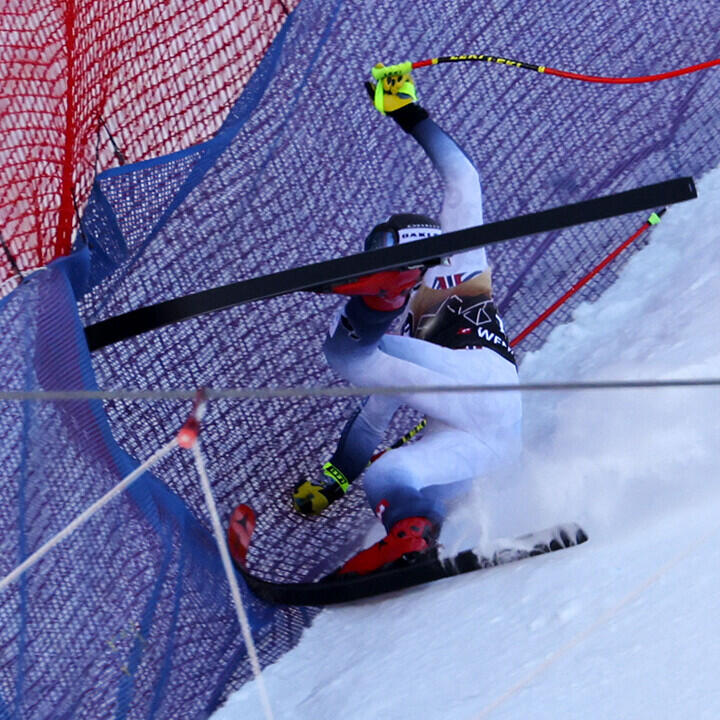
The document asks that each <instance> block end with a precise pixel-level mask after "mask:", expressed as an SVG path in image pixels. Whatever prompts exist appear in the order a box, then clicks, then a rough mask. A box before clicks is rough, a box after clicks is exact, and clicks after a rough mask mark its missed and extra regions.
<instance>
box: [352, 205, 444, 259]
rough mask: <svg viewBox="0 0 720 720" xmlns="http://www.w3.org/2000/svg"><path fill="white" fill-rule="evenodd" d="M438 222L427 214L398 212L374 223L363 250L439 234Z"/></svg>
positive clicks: (376, 248)
mask: <svg viewBox="0 0 720 720" xmlns="http://www.w3.org/2000/svg"><path fill="white" fill-rule="evenodd" d="M441 232H442V230H441V229H440V223H439V222H438V221H437V220H435V219H434V218H431V217H428V216H427V215H416V214H414V213H400V214H398V215H391V216H390V217H389V218H388V220H387V221H386V222H384V223H380V224H379V225H376V226H375V227H374V228H373V229H372V230H371V231H370V234H369V235H368V236H367V237H366V238H365V250H378V249H379V248H385V247H391V246H392V245H399V244H400V243H404V242H410V241H412V240H421V239H422V238H426V237H431V236H433V235H439V234H440V233H441Z"/></svg>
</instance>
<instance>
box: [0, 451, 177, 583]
mask: <svg viewBox="0 0 720 720" xmlns="http://www.w3.org/2000/svg"><path fill="white" fill-rule="evenodd" d="M177 444H178V442H177V439H176V438H173V439H172V440H171V441H170V442H168V443H167V444H166V445H164V446H163V447H161V448H160V449H159V450H158V451H157V452H155V453H153V454H152V455H151V456H150V457H149V458H148V459H147V460H146V461H145V462H144V463H143V464H142V465H140V466H139V467H137V468H136V469H135V470H133V471H132V472H131V473H130V474H129V475H128V476H127V477H125V478H123V480H121V481H120V482H119V483H118V484H117V485H115V487H113V488H112V489H111V490H109V491H108V492H106V493H105V495H103V496H102V497H101V498H100V499H99V500H96V501H95V502H94V503H93V504H92V505H90V507H88V508H87V509H86V510H85V511H83V512H82V513H80V515H78V516H77V517H76V518H75V519H74V520H73V521H72V522H71V523H70V524H68V525H66V526H65V527H64V528H63V529H62V530H61V531H60V532H59V533H57V535H54V536H53V537H51V538H50V540H48V541H47V542H46V543H45V544H44V545H43V546H42V547H40V548H38V549H37V550H36V551H35V552H34V553H33V554H32V555H29V556H28V557H27V558H26V559H25V560H24V561H23V562H22V563H20V565H18V566H17V567H16V568H15V569H14V570H13V571H12V572H11V573H9V574H8V575H6V576H5V577H4V578H2V579H1V580H0V592H2V591H3V590H4V589H5V588H6V587H7V586H8V585H10V584H11V583H12V582H14V581H15V580H17V578H19V577H20V575H22V574H23V573H24V572H25V571H26V570H28V569H29V568H31V567H32V566H33V565H35V563H37V562H38V561H39V560H41V559H42V558H43V557H45V555H47V553H49V552H50V551H51V550H52V549H53V548H54V547H55V546H56V545H58V544H59V543H60V542H62V541H63V540H64V539H65V538H66V537H67V536H68V535H70V534H71V533H72V532H74V531H75V530H77V528H79V527H80V526H81V525H82V524H83V523H85V522H86V521H87V520H89V519H90V518H91V517H92V516H93V515H94V514H95V513H96V512H97V511H98V510H100V509H101V508H103V507H105V505H107V504H108V503H109V502H110V501H111V500H112V499H113V498H115V497H116V496H117V495H119V494H120V493H121V492H123V491H124V490H126V489H127V488H128V487H129V486H130V485H131V484H132V483H133V482H135V480H137V479H138V478H139V477H140V476H141V475H142V474H143V473H144V472H145V471H146V470H148V469H149V468H150V467H152V466H153V465H154V464H155V463H156V462H158V460H161V459H162V458H164V457H165V456H166V455H167V454H168V453H169V452H170V451H171V450H172V449H173V448H175V447H177Z"/></svg>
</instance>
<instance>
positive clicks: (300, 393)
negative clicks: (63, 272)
mask: <svg viewBox="0 0 720 720" xmlns="http://www.w3.org/2000/svg"><path fill="white" fill-rule="evenodd" d="M683 387H690V388H692V387H697V388H700V387H720V378H680V379H674V380H652V379H651V380H590V381H585V380H578V381H569V382H548V383H541V382H538V383H519V384H507V385H426V386H424V387H418V386H416V385H395V386H391V387H377V386H366V387H359V386H358V387H326V386H318V387H304V386H296V387H266V388H243V387H239V388H215V389H213V388H205V393H206V396H207V398H208V399H209V400H217V399H228V400H234V399H239V400H242V399H258V400H264V399H273V398H287V397H354V396H362V397H364V396H365V395H405V394H411V393H412V394H426V393H476V392H556V391H584V390H641V389H649V390H654V389H660V388H683ZM196 394H197V390H195V389H192V390H182V389H178V390H139V389H125V388H118V389H114V390H67V391H66V390H3V391H0V401H1V400H6V401H18V402H19V401H26V400H35V401H40V402H53V401H63V400H192V399H193V398H194V397H195V396H196Z"/></svg>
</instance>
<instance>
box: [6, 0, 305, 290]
mask: <svg viewBox="0 0 720 720" xmlns="http://www.w3.org/2000/svg"><path fill="white" fill-rule="evenodd" d="M297 2H298V0H286V1H285V2H282V1H281V0H244V1H243V0H164V1H163V2H157V1H156V0H106V1H104V2H96V0H6V2H5V3H4V7H3V23H2V28H0V57H1V58H2V61H1V62H2V72H0V232H2V244H3V246H4V247H3V248H2V251H1V252H0V296H2V295H5V294H7V292H9V290H11V289H12V288H13V287H15V285H16V284H17V281H18V279H19V273H23V274H24V273H26V272H28V271H31V270H33V269H36V268H38V267H42V266H44V265H45V264H47V263H48V262H49V261H50V260H52V259H53V258H56V257H58V256H60V255H65V254H67V253H68V252H69V251H70V245H71V241H72V237H73V232H74V230H75V227H76V225H77V219H76V218H77V213H76V208H75V204H77V205H79V206H80V207H82V205H83V203H84V202H85V201H86V199H87V197H88V194H89V192H90V188H91V186H92V179H93V177H94V175H95V174H96V173H97V172H99V171H101V170H105V169H107V168H108V167H111V166H112V165H113V164H117V163H123V162H126V161H127V162H137V161H139V160H144V159H146V158H150V157H155V156H158V155H163V154H166V153H169V152H173V151H175V150H180V149H183V148H186V147H188V146H190V145H193V144H195V143H198V142H201V141H203V140H206V139H208V138H209V137H211V136H212V135H213V133H214V132H215V131H216V130H217V129H218V127H219V126H220V124H221V122H222V120H223V119H224V117H225V114H226V111H227V109H228V108H229V107H230V106H231V105H232V103H233V102H234V101H235V99H236V98H237V96H238V95H239V93H240V92H241V90H242V88H243V86H244V85H245V83H246V82H247V80H248V79H249V77H250V75H251V74H252V72H253V70H254V69H255V67H256V66H257V64H258V63H259V61H260V59H261V58H262V56H263V54H264V52H265V50H266V49H267V47H268V45H269V44H270V42H271V41H272V39H273V38H274V37H275V34H276V33H277V31H278V30H279V28H280V26H281V25H282V23H283V21H284V20H285V18H286V16H287V14H288V13H289V11H290V10H292V8H293V7H294V5H296V4H297Z"/></svg>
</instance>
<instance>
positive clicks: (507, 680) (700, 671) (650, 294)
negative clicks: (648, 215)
mask: <svg viewBox="0 0 720 720" xmlns="http://www.w3.org/2000/svg"><path fill="white" fill-rule="evenodd" d="M698 189H699V199H698V200H695V201H693V202H689V203H685V204H683V205H679V206H675V207H672V208H670V209H669V210H668V212H667V214H666V215H665V217H664V218H663V221H662V223H661V224H660V225H659V226H658V227H656V228H654V229H653V230H652V231H651V232H652V235H651V242H650V244H649V245H648V247H646V248H645V249H643V250H642V251H641V252H639V253H636V254H635V255H634V256H633V257H632V259H631V260H630V262H629V263H628V264H627V266H626V267H625V269H624V271H623V273H622V275H621V277H620V278H619V279H618V281H617V282H616V283H615V284H614V285H613V286H612V287H611V288H610V289H609V290H608V291H607V292H606V293H605V294H604V295H603V297H602V298H600V300H599V301H597V302H595V303H592V304H589V303H588V304H584V305H582V306H581V307H579V308H578V309H577V311H576V312H575V314H574V321H573V322H572V323H569V324H567V325H563V326H560V327H557V328H556V329H555V330H554V331H553V333H552V334H551V336H550V338H549V340H548V342H547V343H546V345H545V346H544V347H543V348H542V349H541V350H540V351H538V352H536V353H532V354H530V355H528V356H526V357H525V359H524V362H523V364H522V367H521V379H522V380H523V381H525V382H531V381H564V380H598V379H607V380H610V379H612V380H621V379H633V380H635V379H676V378H718V377H720V319H719V317H718V313H719V312H720V280H718V277H717V275H718V271H719V270H720V242H718V240H720V169H716V170H715V171H713V172H711V173H709V174H708V175H706V176H705V177H704V178H703V179H702V181H701V182H700V183H699V188H698ZM623 239H624V238H618V242H620V241H622V240H623ZM524 403H525V439H526V454H525V457H524V459H523V463H522V468H520V469H516V470H515V471H514V472H512V473H506V474H505V475H504V476H502V477H500V476H498V477H495V478H492V479H487V480H485V481H484V482H482V483H480V484H479V487H478V491H477V493H476V497H475V498H474V499H473V502H472V503H469V504H468V505H467V506H466V507H465V508H464V510H463V511H462V512H461V513H458V514H457V515H456V516H455V517H454V518H453V519H452V522H448V525H447V526H446V528H450V530H449V531H448V533H446V534H444V536H443V542H444V543H445V545H446V547H449V548H450V549H454V546H456V545H463V546H467V544H468V543H467V540H468V538H472V537H473V535H474V536H475V540H477V538H478V537H482V536H483V535H489V536H492V537H495V536H499V535H509V534H516V533H521V532H523V531H526V530H530V529H540V528H543V527H546V526H548V525H551V524H553V523H555V522H561V521H568V520H576V521H579V522H580V523H581V524H582V525H583V526H584V527H585V528H586V530H587V531H588V534H589V536H590V542H588V543H586V544H585V545H583V546H580V547H578V548H572V549H570V550H564V551H562V552H560V553H557V554H554V555H550V556H544V557H540V558H533V559H530V560H527V561H524V562H521V563H518V564H515V565H511V566H507V567H504V568H497V569H493V570H489V571H484V572H481V573H475V574H471V575H466V576H462V577H458V578H453V579H450V580H444V581H440V582H437V583H435V584H433V585H429V586H426V587H422V588H416V589H413V590H411V591H408V592H405V593H402V594H395V595H392V596H387V597H385V598H382V599H376V600H373V601H365V602H360V603H357V604H351V605H345V606H340V607H334V608H331V609H328V610H326V611H325V612H323V613H321V614H320V615H319V616H318V618H317V619H316V620H315V622H314V624H313V626H312V627H311V628H309V629H308V630H307V631H306V632H305V634H304V636H303V638H302V640H301V642H300V644H299V645H298V646H297V647H296V648H295V649H294V650H292V651H291V652H289V653H288V654H286V655H285V656H284V657H282V658H281V659H280V660H279V661H278V662H277V663H276V664H274V665H273V666H271V667H269V668H267V669H266V670H265V672H264V678H265V683H266V685H267V688H268V692H269V695H270V699H271V703H272V705H273V710H274V713H275V717H276V718H295V719H297V720H302V719H305V718H306V719H308V720H323V719H325V718H327V719H331V718H332V719H334V718H343V720H353V719H358V720H360V719H362V720H367V719H369V718H373V719H376V718H377V719H383V720H384V719H385V718H388V719H394V718H412V719H413V720H424V719H428V720H434V719H435V718H453V719H455V718H458V719H462V720H464V719H468V720H470V719H476V718H485V717H491V718H497V719H498V720H500V719H510V718H513V719H514V718H523V719H526V718H533V719H536V718H537V719H544V718H548V720H549V719H550V718H552V720H556V718H558V717H569V718H572V717H582V718H583V720H600V719H603V720H605V719H607V718H613V719H615V718H652V719H653V720H662V719H665V718H673V719H674V718H693V719H694V720H701V719H705V718H707V719H708V720H710V719H712V720H715V719H716V718H718V717H720V679H718V668H720V613H718V602H719V599H718V598H720V576H719V574H718V571H719V570H720V522H718V518H720V487H719V486H718V483H717V470H718V467H719V466H720V413H718V407H719V406H720V388H718V387H700V388H682V389H644V390H603V391H598V390H595V391H581V392H567V391H566V392H553V393H547V392H544V393H540V392H536V393H526V395H525V398H524ZM450 533H454V534H450ZM262 717H263V713H262V709H261V706H260V701H259V697H258V692H257V687H256V685H255V683H248V684H247V685H245V686H244V687H243V688H241V689H240V690H239V691H238V692H237V693H236V694H234V695H233V696H232V697H231V698H230V699H229V701H228V702H227V704H226V705H225V706H224V707H223V708H221V709H220V710H218V711H217V712H216V713H215V714H214V715H213V720H231V719H232V720H236V719H239V718H243V720H251V719H254V718H262Z"/></svg>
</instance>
